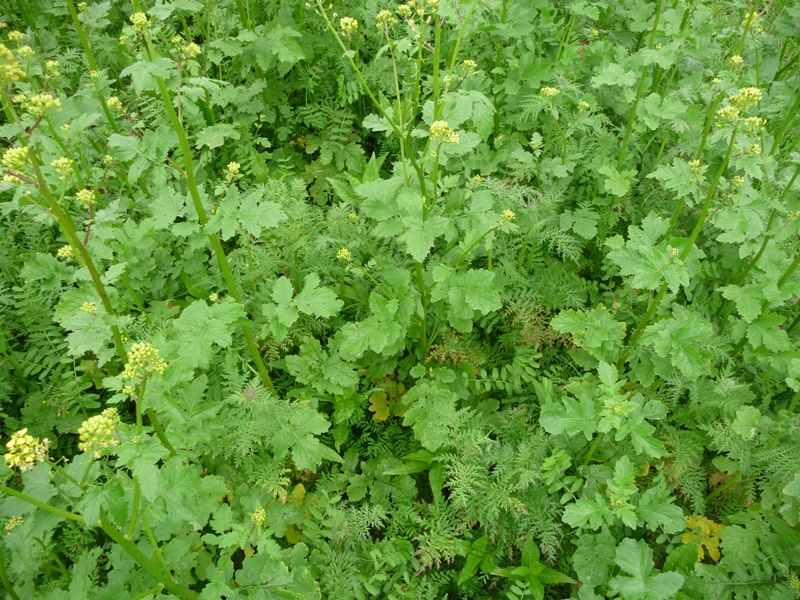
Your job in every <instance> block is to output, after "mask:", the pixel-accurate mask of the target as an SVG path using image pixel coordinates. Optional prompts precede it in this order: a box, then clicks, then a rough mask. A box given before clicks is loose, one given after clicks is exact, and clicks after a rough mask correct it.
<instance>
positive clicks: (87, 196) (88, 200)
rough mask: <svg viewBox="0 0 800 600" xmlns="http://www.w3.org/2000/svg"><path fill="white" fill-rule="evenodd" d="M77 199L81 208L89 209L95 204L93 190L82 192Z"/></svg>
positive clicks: (77, 195) (76, 195)
mask: <svg viewBox="0 0 800 600" xmlns="http://www.w3.org/2000/svg"><path fill="white" fill-rule="evenodd" d="M75 197H76V198H77V199H78V202H80V204H81V206H83V207H85V208H89V207H90V206H91V205H92V204H94V192H93V191H92V190H80V191H79V192H78V193H77V194H75Z"/></svg>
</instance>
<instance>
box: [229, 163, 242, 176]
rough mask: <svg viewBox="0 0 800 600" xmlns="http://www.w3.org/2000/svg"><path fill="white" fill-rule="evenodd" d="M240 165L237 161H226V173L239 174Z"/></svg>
mask: <svg viewBox="0 0 800 600" xmlns="http://www.w3.org/2000/svg"><path fill="white" fill-rule="evenodd" d="M241 167H242V165H240V164H239V163H237V162H229V163H228V167H227V168H228V175H230V176H231V177H237V176H238V175H239V169H241Z"/></svg>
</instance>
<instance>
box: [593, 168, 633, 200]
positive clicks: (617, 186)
mask: <svg viewBox="0 0 800 600" xmlns="http://www.w3.org/2000/svg"><path fill="white" fill-rule="evenodd" d="M597 172H598V173H600V174H601V175H605V176H606V178H605V180H604V181H603V188H604V189H605V190H606V191H607V192H608V193H610V194H614V195H615V196H618V197H620V198H622V197H623V196H625V195H626V194H627V193H628V191H630V189H631V184H632V183H633V179H634V177H636V171H635V170H633V169H626V170H625V171H617V170H616V169H615V168H614V167H612V166H611V165H603V166H602V167H600V168H598V169H597Z"/></svg>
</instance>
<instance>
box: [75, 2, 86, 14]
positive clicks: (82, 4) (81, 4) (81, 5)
mask: <svg viewBox="0 0 800 600" xmlns="http://www.w3.org/2000/svg"><path fill="white" fill-rule="evenodd" d="M75 8H77V9H78V12H86V9H88V8H89V4H88V3H86V2H78V4H77V5H76V6H75Z"/></svg>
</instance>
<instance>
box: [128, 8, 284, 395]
mask: <svg viewBox="0 0 800 600" xmlns="http://www.w3.org/2000/svg"><path fill="white" fill-rule="evenodd" d="M134 6H135V7H136V10H139V3H138V0H134ZM145 47H146V48H147V56H148V59H149V60H151V61H152V60H155V56H154V55H153V50H152V48H151V46H150V43H149V41H147V40H146V41H145ZM156 83H157V84H158V90H159V93H160V95H161V100H162V102H163V104H164V108H165V109H166V111H167V117H168V118H169V121H170V123H171V125H172V128H173V130H174V131H175V134H176V135H177V136H178V142H179V144H180V147H181V154H182V155H183V168H184V175H185V177H186V185H187V187H188V188H189V195H190V196H191V198H192V204H193V206H194V209H195V213H196V214H197V218H198V220H199V221H200V224H201V225H202V226H205V225H206V224H207V223H208V216H207V215H206V211H205V208H204V207H203V201H202V199H201V198H200V190H199V188H198V187H197V181H196V180H195V175H194V160H193V155H192V150H191V147H190V146H189V138H188V136H187V135H186V130H185V129H184V128H183V125H182V124H181V121H180V119H179V118H178V114H177V113H176V112H175V108H174V107H173V106H172V96H171V95H170V93H169V90H168V89H167V84H166V83H165V82H164V79H163V78H161V77H157V78H156ZM208 240H209V242H210V243H211V247H212V248H213V250H214V254H215V255H216V257H217V263H218V265H219V269H220V271H221V273H222V277H223V278H224V279H225V284H226V286H227V288H228V293H229V294H230V296H231V298H233V299H234V300H235V301H236V302H237V303H239V304H242V300H241V297H240V295H239V289H238V287H237V286H236V281H235V280H234V278H233V273H232V272H231V268H230V265H228V259H227V256H226V255H225V250H224V249H223V247H222V243H221V242H220V241H219V238H218V237H217V236H216V235H215V234H213V233H212V234H209V236H208ZM242 332H243V333H244V338H245V342H246V343H247V348H248V350H249V351H250V355H251V356H252V358H253V362H254V363H255V364H256V369H257V371H258V374H259V376H260V378H261V381H262V382H263V383H264V385H265V386H267V389H269V391H270V392H272V393H273V394H275V395H277V392H276V391H275V386H274V385H273V384H272V379H270V376H269V373H267V368H266V365H265V364H264V360H263V359H262V358H261V353H260V352H259V351H258V348H257V347H256V344H255V337H254V336H253V331H252V329H251V328H250V321H249V320H248V321H246V322H245V323H244V324H243V325H242Z"/></svg>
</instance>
